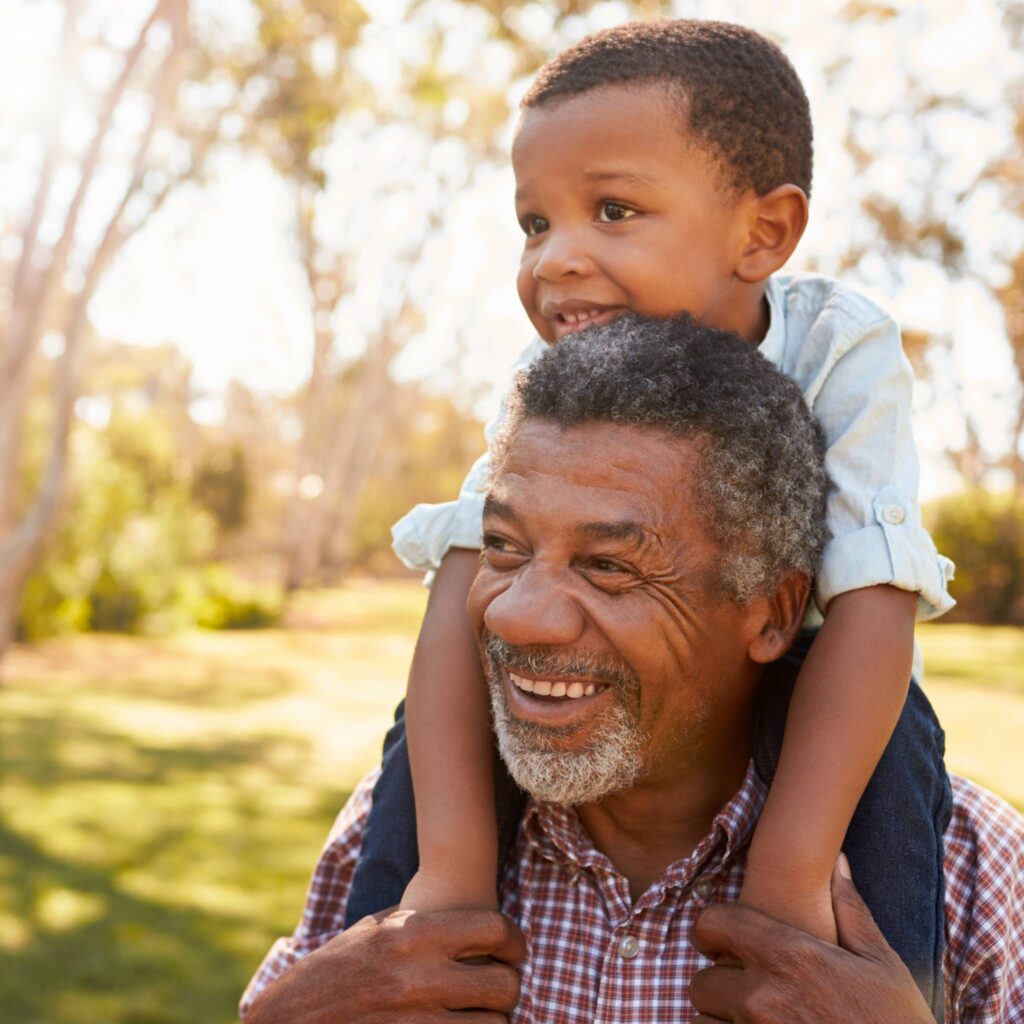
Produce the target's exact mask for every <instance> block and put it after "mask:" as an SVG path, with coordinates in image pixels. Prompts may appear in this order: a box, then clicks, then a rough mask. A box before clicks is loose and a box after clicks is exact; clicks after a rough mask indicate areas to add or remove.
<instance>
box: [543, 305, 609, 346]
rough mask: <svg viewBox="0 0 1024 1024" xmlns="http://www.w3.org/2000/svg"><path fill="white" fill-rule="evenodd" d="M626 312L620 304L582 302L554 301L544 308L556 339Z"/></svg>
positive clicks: (545, 315)
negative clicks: (606, 304)
mask: <svg viewBox="0 0 1024 1024" xmlns="http://www.w3.org/2000/svg"><path fill="white" fill-rule="evenodd" d="M622 312H624V310H622V309H621V308H620V307H618V306H589V305H586V304H584V303H582V302H576V301H572V302H552V303H550V304H549V305H548V306H547V307H546V308H545V310H544V317H545V318H546V319H547V321H548V322H549V323H550V324H551V326H552V328H553V331H554V335H555V341H558V340H559V339H560V338H564V337H565V336H566V335H567V334H575V333H576V332H577V331H582V330H584V329H585V328H587V327H593V326H595V325H596V324H606V323H608V322H609V321H610V320H614V319H615V317H617V316H618V315H619V314H620V313H622Z"/></svg>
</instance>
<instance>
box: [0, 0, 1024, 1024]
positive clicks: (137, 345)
mask: <svg viewBox="0 0 1024 1024" xmlns="http://www.w3.org/2000/svg"><path fill="white" fill-rule="evenodd" d="M666 14H674V15H677V16H687V17H717V18H724V19H729V20H735V21H739V22H742V23H744V24H747V25H750V26H752V27H754V28H757V29H759V30H760V31H762V32H764V33H766V34H767V35H768V36H770V37H771V38H773V39H775V40H776V41H778V42H779V43H780V44H781V45H782V46H783V48H784V49H785V50H786V52H787V53H788V54H789V56H790V58H791V59H792V61H793V63H794V64H795V65H796V67H797V70H798V71H799V73H800V75H801V77H802V79H803V81H804V83H805V86H806V88H807V91H808V93H809V95H810V97H811V104H812V110H813V113H814V118H815V131H816V166H815V187H814V196H813V198H812V220H811V226H810V228H809V231H808V233H807V235H806V236H805V240H804V241H803V243H802V244H801V246H800V249H799V250H798V253H797V256H796V258H795V260H794V263H793V265H794V267H796V268H800V269H816V270H821V271H823V272H826V273H830V274H835V275H838V276H841V277H843V278H844V279H846V280H847V281H849V282H850V283H852V284H854V285H856V286H858V287H860V288H863V289H865V290H867V291H868V292H869V293H871V294H872V295H873V296H874V297H875V298H876V299H878V300H879V301H881V302H882V303H884V304H885V305H886V306H888V307H889V308H890V309H892V310H893V311H894V313H895V314H896V315H897V316H898V318H899V319H900V320H901V322H902V323H903V324H904V326H905V333H904V341H905V346H906V350H907V352H908V354H909V355H910V357H911V359H912V360H913V362H914V365H915V368H916V371H917V374H918V387H917V392H916V397H915V416H916V429H917V438H918V444H919V447H920V450H921V456H922V497H923V500H924V501H925V502H926V516H927V519H928V522H929V524H930V526H931V527H932V530H933V533H934V535H935V538H936V540H937V542H938V545H939V547H940V549H941V550H942V551H944V552H945V553H947V554H949V555H950V556H951V557H952V558H953V559H954V560H955V561H956V562H957V566H958V568H957V579H956V582H955V584H954V589H953V593H954V595H955V596H956V598H957V600H958V601H959V606H958V608H957V610H956V611H955V612H954V613H953V614H952V615H950V616H948V622H947V621H943V622H942V623H940V624H936V625H934V626H928V627H924V628H922V629H921V631H920V637H921V642H922V645H923V647H924V651H925V658H926V664H927V686H926V688H927V690H928V692H929V695H930V696H931V697H932V699H933V701H934V702H935V704H936V706H937V707H938V709H939V712H940V715H941V717H942V718H943V720H944V723H945V725H946V728H947V732H948V734H949V761H950V764H951V766H952V767H953V768H954V769H956V770H958V771H961V772H963V773H965V774H969V775H971V776H973V777H974V778H976V779H978V780H979V781H980V782H982V783H984V784H986V785H988V786H989V787H990V788H992V789H994V790H995V791H996V792H998V793H1000V794H1001V795H1003V796H1004V797H1006V798H1007V799H1009V800H1010V801H1012V802H1014V803H1015V804H1016V805H1017V806H1018V807H1022V808H1024V753H1022V752H1021V746H1022V744H1021V736H1022V735H1024V731H1022V730H1024V639H1022V635H1021V628H1020V627H1021V625H1022V624H1024V504H1022V497H1024V438H1022V434H1024V386H1022V385H1024V58H1022V53H1024V4H1022V3H1013V2H1008V0H975V2H971V3H964V2H962V0H956V2H952V0H950V2H944V0H901V2H900V3H899V4H888V3H884V2H872V0H844V2H838V0H820V2H817V3H815V4H811V5H808V4H806V3H800V2H797V0H776V2H774V3H772V4H770V5H766V4H763V3H756V2H742V0H734V2H729V0H719V2H716V3H702V2H696V0H694V2H682V0H681V2H678V3H675V4H671V3H662V2H655V0H650V2H638V3H627V2H618V0H615V2H602V3H588V2H583V0H578V2H577V0H564V2H558V3H537V2H526V3H521V2H511V3H496V2H493V0H481V2H470V0H365V2H363V3H358V2H356V0H157V2H153V0H64V2H58V0H4V3H3V4H2V6H0V672H2V683H0V709H2V718H0V721H2V726H0V728H2V733H0V740H2V748H0V756H2V758H3V793H2V796H3V801H2V806H0V1018H2V1019H3V1020H4V1021H5V1022H6V1021H10V1022H12V1024H14V1022H17V1024H56V1022H68V1024H70V1022H75V1024H93V1022H95V1024H177V1022H181V1024H184V1022H192V1024H196V1022H200V1024H207V1022H209V1024H214V1022H226V1021H230V1020H231V1019H233V1017H234V1006H235V1004H236V1002H237V999H238V996H239V994H240V992H241V990H242V988H243V987H244V985H245V982H246V980H247V979H248V977H249V975H250V974H251V973H252V971H253V970H254V969H255V967H256V965H257V963H258V962H259V960H260V958H261V957H262V955H263V953H264V952H265V951H266V949H267V948H268V946H269V945H270V943H271V941H272V939H273V938H274V937H275V936H276V935H278V934H282V933H287V932H290V931H291V930H292V928H293V927H294V924H295V921H296V918H297V916H298V913H299V910H300V907H301V901H302V896H303V892H304V888H305V884H306V880H307V878H308V874H309V871H310V870H311V868H312V865H313V862H314V860H315V857H316V854H317V851H318V849H319V845H320V843H321V842H322V840H323V837H324V835H325V834H326V831H327V828H328V826H329V824H330V821H331V820H332V818H333V816H334V814H335V813H336V811H337V809H338V808H339V807H340V806H341V803H342V802H343V800H344V799H345V797H346V795H347V793H348V792H349V791H350V790H351V788H352V786H353V785H354V783H355V782H356V781H357V780H358V778H359V777H360V775H361V774H362V773H363V772H364V771H365V770H366V769H367V768H368V767H370V766H371V765H372V764H373V762H374V760H375V757H376V753H377V750H378V745H379V740H380V737H381V735H382V732H383V728H384V725H385V723H386V722H387V720H388V717H389V712H390V710H391V708H392V707H393V705H394V703H395V702H396V701H397V700H398V698H399V697H400V696H401V693H402V691H403V688H404V680H405V673H406V670H407V665H408V660H409V655H410V653H411V646H412V642H413V639H414V637H415V633H416V630H417V627H418V623H419V618H420V615H421V613H422V609H423V605H424V602H425V591H424V590H423V588H422V586H421V584H420V583H419V582H418V580H417V579H416V578H414V577H413V576H412V575H411V574H409V573H406V572H405V571H404V570H402V569H401V567H400V566H399V564H398V563H397V560H396V559H395V558H394V556H393V555H392V554H391V553H390V549H389V527H390V525H391V523H392V522H393V521H394V520H395V519H397V518H398V517H399V516H401V515H402V514H403V513H404V512H405V511H406V510H407V509H408V508H409V507H411V506H412V505H413V504H414V503H416V502H420V501H439V500H447V499H450V498H452V497H454V495H455V494H456V492H457V488H458V484H459V481H460V480H461V478H462V475H463V474H464V472H465V470H466V469H467V468H468V466H469V464H470V463H471V461H472V460H473V459H474V458H475V457H476V456H477V455H478V454H479V453H480V452H481V451H482V448H483V438H482V433H481V422H482V420H483V419H484V418H486V417H487V416H489V415H490V414H491V413H492V412H493V411H494V408H495V405H496V396H497V394H498V389H499V387H500V384H501V381H502V380H503V379H504V375H505V372H506V370H507V367H508V366H509V364H510V363H511V361H512V359H513V358H514V357H515V355H516V354H517V353H518V351H519V350H520V349H521V348H522V347H523V346H524V345H525V344H526V343H527V342H528V341H529V340H530V333H529V329H528V323H527V320H526V318H525V316H524V315H523V314H522V313H521V311H520V310H519V309H518V304H517V300H516V297H515V289H514V285H513V280H514V274H515V269H516V264H517V261H518V253H519V247H520V231H519V228H518V227H517V225H516V223H515V218H514V216H513V213H512V183H511V174H510V171H509V166H508V158H507V154H508V147H509V142H510V139H511V133H512V128H513V125H514V120H515V111H516V104H517V102H518V97H519V96H520V95H521V93H522V92H523V90H524V88H525V86H526V84H527V83H528V81H529V79H530V77H531V75H532V73H533V72H534V71H535V70H536V68H537V67H538V66H539V64H541V63H542V62H543V61H544V60H546V59H547V58H548V57H550V56H551V55H553V54H554V53H555V52H557V51H558V50H559V49H561V48H563V47H564V46H565V45H567V44H568V43H570V42H572V41H574V40H576V39H578V38H579V37H581V36H582V35H584V34H586V33H587V32H589V31H592V30H594V29H597V28H603V27H607V26H610V25H614V24H619V23H621V22H623V21H626V20H629V19H631V18H649V17H656V16H662V15H666Z"/></svg>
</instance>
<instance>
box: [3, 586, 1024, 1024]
mask: <svg viewBox="0 0 1024 1024" xmlns="http://www.w3.org/2000/svg"><path fill="white" fill-rule="evenodd" d="M424 599H425V593H424V591H423V589H422V588H421V587H420V586H419V585H418V584H406V583H363V584H353V585H352V586H350V587H348V588H346V589H344V590H341V591H334V592H330V593H325V594H319V595H312V596H310V597H308V598H306V599H304V600H303V602H302V603H301V604H300V605H299V606H298V607H297V608H296V609H295V612H294V614H293V616H292V619H291V622H290V628H288V629H286V630H268V631H264V632H258V633H220V634H214V633H191V634H187V635H184V636H180V637H174V638H169V639H160V640H144V639H128V638H122V637H80V638H75V639H73V640H66V641H59V642H52V643H48V644H45V645H41V646H39V647H36V648H32V649H19V650H17V651H15V653H14V654H13V656H11V658H10V659H9V661H8V664H7V666H6V670H7V675H8V679H7V683H6V686H5V689H4V690H3V691H2V693H0V720H2V722H3V725H2V729H3V736H2V740H3V743H2V750H0V755H2V758H3V779H4V786H3V802H2V807H0V1020H2V1021H3V1022H4V1024H7V1022H11V1024H186V1022H187V1024H227V1022H230V1021H231V1020H233V1019H234V1013H235V1005H236V1002H237V999H238V995H239V993H240V992H241V990H242V988H243V987H244V985H245V983H246V981H247V980H248V977H249V975H250V974H251V972H252V971H253V969H254V968H255V966H256V965H257V963H258V962H259V960H260V958H261V956H262V955H263V953H264V952H265V951H266V949H267V948H268V946H269V945H270V943H271V941H272V940H273V938H274V937H275V936H277V935H279V934H282V933H286V932H289V931H291V929H292V927H293V926H294V923H295V919H296V917H297V915H298V912H299V909H300V907H301V902H302V895H303V891H304V888H305V884H306V880H307V878H308V874H309V870H310V868H311V867H312V864H313V861H314V859H315V857H316V853H317V850H318V848H319V846H320V843H321V842H322V840H323V837H324V835H325V834H326V831H327V829H328V827H329V825H330V822H331V820H332V818H333V816H334V814H335V813H336V811H337V809H338V808H339V807H340V805H341V803H342V802H343V801H344V799H345V796H346V794H347V793H348V792H349V791H350V790H351V788H352V786H353V785H354V783H355V782H356V780H357V779H358V778H359V776H360V775H361V774H362V772H363V771H364V770H365V769H366V768H367V767H369V766H370V765H371V764H372V763H373V761H374V759H375V756H376V752H377V749H378V746H379V740H380V736H381V734H382V732H383V729H384V726H385V724H386V722H387V720H388V717H389V714H390V711H391V709H392V708H393V706H394V704H395V703H396V701H397V700H398V698H399V697H400V695H401V692H402V690H403V687H404V678H405V672H406V668H407V665H408V660H409V656H410V654H411V649H412V641H413V637H414V635H415V630H416V626H417V624H418V621H419V617H420V615H421V613H422V608H423V603H424ZM921 635H922V643H923V646H924V648H925V656H926V660H927V663H928V670H929V681H928V689H929V693H930V694H931V695H932V696H933V699H934V700H935V702H936V704H937V705H938V707H939V709H940V713H941V714H942V715H943V717H944V720H945V722H946V725H947V730H948V732H949V735H950V764H951V766H953V767H954V768H956V769H959V770H963V771H967V772H969V773H970V774H971V775H972V776H974V777H976V778H978V779H980V780H981V781H984V782H985V783H987V784H988V785H989V786H990V787H992V788H993V789H995V790H997V791H999V792H1001V793H1003V794H1004V795H1006V796H1008V797H1009V798H1011V799H1012V800H1014V801H1015V802H1017V803H1018V804H1019V805H1022V806H1024V781H1022V780H1024V755H1022V754H1021V753H1020V744H1019V737H1020V736H1021V735H1022V734H1024V731H1022V730H1024V638H1022V635H1021V631H1010V630H1007V631H1004V630H978V629H973V628H970V627H956V626H954V627H949V626H947V627H931V628H928V629H924V630H922V634H921Z"/></svg>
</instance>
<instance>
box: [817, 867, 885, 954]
mask: <svg viewBox="0 0 1024 1024" xmlns="http://www.w3.org/2000/svg"><path fill="white" fill-rule="evenodd" d="M832 911H833V913H834V914H835V916H836V930H837V931H838V933H839V945H840V946H842V947H843V949H847V950H849V951H850V952H851V953H854V954H855V955H856V956H861V957H864V958H865V959H867V960H877V961H882V960H887V959H889V957H891V956H895V954H894V953H893V951H892V948H891V947H890V946H889V944H888V943H887V942H886V941H885V936H884V935H883V934H882V932H881V930H880V929H879V927H878V925H877V924H875V919H874V918H873V917H872V916H871V911H870V910H868V905H867V904H866V903H865V902H864V900H863V899H861V895H860V893H859V892H857V888H856V886H855V885H854V884H853V876H852V874H851V872H850V862H849V861H848V860H847V859H846V854H844V853H841V854H839V859H838V860H837V861H836V866H835V867H834V868H833V869H832Z"/></svg>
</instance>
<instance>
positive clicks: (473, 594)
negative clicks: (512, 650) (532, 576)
mask: <svg viewBox="0 0 1024 1024" xmlns="http://www.w3.org/2000/svg"><path fill="white" fill-rule="evenodd" d="M513 578H514V574H512V573H509V572H497V571H496V570H495V569H493V568H492V567H491V566H489V565H488V564H487V563H486V562H485V561H482V562H481V563H480V571H479V572H478V573H477V574H476V579H475V580H473V585H472V586H471V587H470V588H469V596H468V597H467V598H466V614H467V615H468V616H469V621H470V623H471V625H472V626H473V629H474V631H475V632H476V635H477V637H479V636H480V634H481V633H482V631H483V629H484V620H485V618H486V616H487V608H488V606H489V605H490V604H491V602H492V601H494V599H495V598H497V597H500V596H501V595H502V594H503V593H504V592H505V591H506V590H508V588H509V587H510V586H512V583H513Z"/></svg>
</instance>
